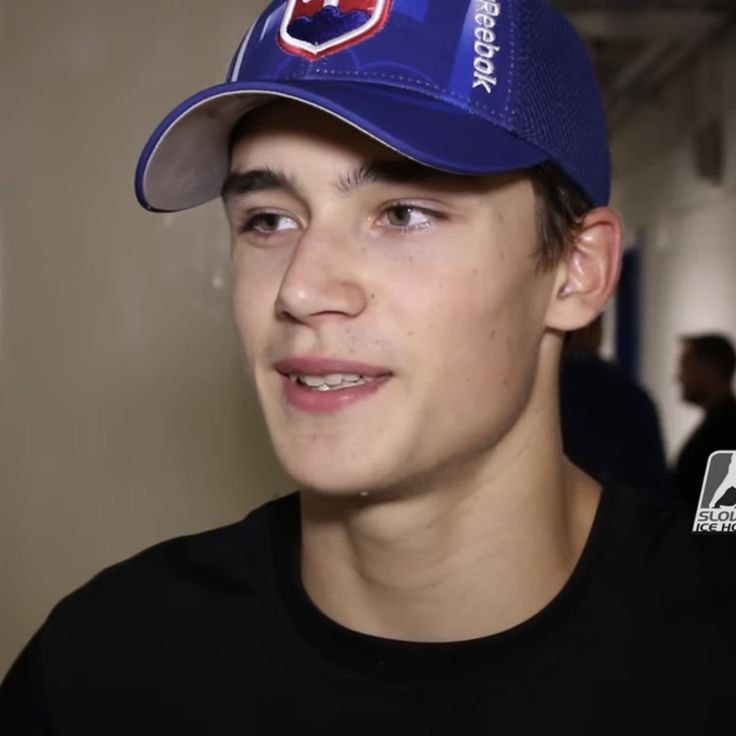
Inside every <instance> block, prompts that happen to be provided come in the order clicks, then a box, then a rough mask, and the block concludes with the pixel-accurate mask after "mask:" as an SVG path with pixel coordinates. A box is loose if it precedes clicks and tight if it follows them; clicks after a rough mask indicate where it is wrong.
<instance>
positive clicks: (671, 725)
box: [0, 487, 736, 736]
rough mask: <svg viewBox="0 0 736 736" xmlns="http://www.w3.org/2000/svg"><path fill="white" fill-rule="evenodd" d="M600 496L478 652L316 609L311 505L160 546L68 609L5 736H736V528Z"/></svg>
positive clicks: (282, 505)
mask: <svg viewBox="0 0 736 736" xmlns="http://www.w3.org/2000/svg"><path fill="white" fill-rule="evenodd" d="M691 523H692V512H687V511H685V510H684V508H683V507H681V506H676V505H673V504H668V503H666V502H663V501H661V500H656V499H653V498H652V497H651V495H650V494H644V493H639V492H636V491H633V490H631V489H628V488H625V487H615V488H608V489H606V490H605V491H604V493H603V496H602V500H601V503H600V506H599V508H598V512H597V515H596V518H595V521H594V524H593V528H592V530H591V534H590V537H589V539H588V542H587V545H586V547H585V549H584V551H583V554H582V557H581V559H580V561H579V563H578V565H577V567H576V569H575V570H574V572H573V574H572V576H571V577H570V579H569V581H568V583H567V584H566V585H565V587H564V588H563V589H562V591H561V592H560V593H559V594H558V595H557V596H556V598H555V599H554V600H553V601H552V602H551V603H550V604H549V605H547V606H546V607H545V608H544V609H543V610H542V611H540V612H539V613H538V614H536V615H535V616H533V617H532V618H531V619H529V620H527V621H526V622H524V623H522V624H520V625H519V626H516V627H514V628H513V629H510V630H508V631H506V632H503V633H501V634H497V635H494V636H489V637H486V638H483V639H477V640H473V641H470V642H457V643H447V644H420V643H409V642H397V641H389V640H385V639H380V638H376V637H372V636H366V635H363V634H358V633H355V632H353V631H350V630H348V629H346V628H344V627H342V626H340V625H338V624H336V623H335V622H333V621H331V620H330V619H328V618H327V617H326V616H325V615H324V614H322V613H321V612H320V611H319V610H318V609H317V608H316V606H315V605H314V604H313V603H312V602H311V601H310V600H309V598H308V597H307V595H306V593H305V591H304V589H303V587H302V585H301V582H300V575H299V549H300V525H299V496H298V495H296V494H295V495H292V496H288V497H286V498H283V499H280V500H277V501H274V502H272V503H270V504H267V505H266V506H264V507H262V508H261V509H259V510H257V511H255V512H253V513H252V514H250V515H249V516H248V517H247V518H246V519H245V520H243V521H242V522H240V523H237V524H234V525H232V526H229V527H226V528H223V529H218V530H215V531H210V532H206V533H203V534H198V535H195V536H190V537H183V538H179V539H174V540H172V541H169V542H165V543H163V544H160V545H158V546H156V547H153V548H151V549H149V550H147V551H145V552H143V553H141V554H139V555H137V556H136V557H134V558H132V559H131V560H128V561H126V562H123V563H121V564H118V565H116V566H114V567H111V568H109V569H108V570H106V571H104V572H103V573H101V574H100V575H98V576H97V577H95V578H94V579H93V580H92V581H91V582H90V583H88V584H87V585H85V586H84V587H83V588H81V589H80V590H79V591H77V592H76V593H74V594H72V595H71V596H69V597H68V598H66V599H65V600H64V601H62V602H61V603H60V604H59V605H58V606H57V607H56V608H55V609H54V611H53V612H52V614H51V615H50V617H49V619H48V621H47V622H46V623H45V624H44V626H43V627H42V628H41V630H40V631H39V632H38V634H37V635H36V636H35V637H34V638H33V639H32V641H31V642H30V644H29V645H28V646H27V647H26V649H25V650H24V651H23V652H22V654H21V656H20V657H19V659H18V660H17V662H16V663H15V665H14V667H13V668H12V669H11V671H10V673H9V674H8V676H7V678H6V680H5V682H4V683H3V685H2V687H1V688H0V733H2V734H18V735H25V734H70V735H72V734H74V735H80V734H96V735H98V736H101V735H102V734H104V735H105V736H115V735H117V734H129V735H131V736H132V735H134V734H135V735H136V736H141V735H147V734H177V736H181V735H182V734H217V735H218V736H219V735H223V736H225V735H229V734H238V735H239V736H244V735H246V736H247V735H250V734H320V735H331V734H334V735H338V734H339V735H340V736H369V735H370V736H379V735H380V736H390V735H393V734H397V735H398V734H402V736H406V735H407V734H410V735H411V734H417V735H419V734H421V736H429V735H437V736H439V735H440V734H443V735H447V736H449V735H452V736H455V735H457V736H462V735H465V734H504V736H505V735H507V734H540V733H545V734H571V735H578V734H581V735H582V734H585V736H590V735H592V734H596V735H598V734H616V736H620V735H621V734H646V735H647V736H654V735H655V734H662V735H667V736H671V735H672V734H698V735H706V734H732V733H734V732H736V708H734V705H733V704H734V697H733V694H734V688H736V678H735V677H734V675H733V668H734V666H736V656H734V655H735V654H736V649H735V648H734V634H733V633H732V632H733V630H734V628H736V616H735V615H734V614H735V613H736V610H735V608H734V602H733V597H732V592H731V591H732V590H733V578H734V574H733V568H732V561H733V559H734V548H735V547H734V545H736V539H734V537H731V536H723V537H715V536H707V537H706V536H693V535H691V534H690V531H689V528H690V525H691Z"/></svg>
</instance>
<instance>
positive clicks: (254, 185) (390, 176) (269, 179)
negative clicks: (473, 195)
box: [220, 160, 480, 202]
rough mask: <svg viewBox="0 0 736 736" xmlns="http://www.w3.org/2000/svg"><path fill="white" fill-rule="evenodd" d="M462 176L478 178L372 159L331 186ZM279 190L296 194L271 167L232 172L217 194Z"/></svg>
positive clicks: (347, 188) (348, 188) (345, 189)
mask: <svg viewBox="0 0 736 736" xmlns="http://www.w3.org/2000/svg"><path fill="white" fill-rule="evenodd" d="M460 179H462V181H463V183H464V184H465V185H467V184H470V183H472V182H476V181H479V180H480V177H477V176H462V175H460V174H451V173H449V172H446V171H441V170H440V169H433V168H431V167H429V166H424V165H423V164H420V163H417V162H415V161H408V160H407V161H373V162H371V163H368V164H365V165H364V166H359V167H358V168H356V169H353V170H352V171H348V172H346V173H345V174H342V175H341V176H339V177H338V178H337V179H336V180H335V181H334V182H333V183H332V186H333V187H334V188H335V189H336V190H337V191H338V192H340V193H341V194H350V193H351V192H352V191H354V190H355V189H358V188H360V187H364V186H368V185H369V184H445V185H446V184H448V183H453V182H454V183H456V184H457V182H458V180H460ZM273 190H280V191H282V192H286V193H287V194H291V195H292V196H294V197H300V188H299V186H298V185H297V183H296V182H295V181H294V180H293V179H291V178H290V177H289V176H287V175H286V174H285V173H284V172H283V171H278V170H276V169H271V168H268V167H266V168H262V169H251V170H250V171H232V172H230V174H229V175H228V177H227V179H225V182H224V183H223V185H222V189H221V192H220V194H221V196H222V199H223V200H224V201H225V202H227V201H228V200H229V199H231V198H233V197H237V196H243V195H246V194H252V193H254V192H265V191H273Z"/></svg>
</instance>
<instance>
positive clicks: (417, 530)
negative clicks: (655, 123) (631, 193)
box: [0, 0, 732, 736]
mask: <svg viewBox="0 0 736 736" xmlns="http://www.w3.org/2000/svg"><path fill="white" fill-rule="evenodd" d="M609 177H610V174H609V164H608V149H607V143H606V134H605V126H604V121H603V112H602V109H601V104H600V99H599V95H598V92H597V88H596V85H595V82H594V77H593V73H592V70H591V68H590V63H589V61H588V59H587V56H586V54H585V51H584V49H583V46H582V44H581V42H580V40H579V39H578V38H577V36H576V35H575V33H574V32H573V31H572V29H571V28H570V27H569V26H568V25H567V23H566V22H565V21H564V20H563V19H562V18H561V17H560V16H559V15H558V14H557V13H556V12H555V11H553V10H552V9H550V8H549V7H548V6H546V5H545V4H544V3H542V2H540V1H539V0H499V1H498V2H494V1H491V0H472V1H471V0H462V1H460V0H452V2H447V0H442V1H441V2H440V0H436V1H435V0H430V1H427V0H393V2H390V1H389V0H384V1H383V2H382V1H381V0H371V1H370V2H369V1H366V2H360V1H359V0H351V1H350V2H342V3H335V2H332V3H324V4H323V3H321V2H318V1H317V0H313V1H312V2H297V0H291V1H290V2H288V3H287V2H275V3H272V4H271V5H270V6H269V7H268V8H267V9H266V11H265V12H264V14H263V15H262V16H261V18H260V19H259V20H258V21H257V22H256V24H255V25H254V26H253V28H252V29H251V30H250V32H249V33H248V35H247V36H246V38H245V39H244V41H243V43H242V45H241V46H240V48H239V49H238V51H237V53H236V56H235V59H234V61H233V64H232V66H231V69H230V72H229V74H228V81H227V82H226V83H225V84H224V85H221V86H218V87H214V88H211V89H209V90H206V91H204V92H202V93H200V94H199V95H196V96H195V97H193V98H191V99H190V100H188V101H187V102H185V103H184V104H183V105H182V106H180V107H179V108H177V109H176V110H175V111H174V112H173V113H172V114H171V115H170V116H169V117H168V118H167V119H166V120H165V121H164V122H163V123H162V125H161V126H160V127H159V128H158V129H157V131H156V132H155V133H154V135H153V137H152V139H151V141H150V142H149V144H148V145H147V146H146V149H145V150H144V153H143V156H142V158H141V163H140V166H139V170H138V178H137V191H138V197H139V199H140V201H141V202H142V203H143V204H144V205H145V206H146V207H148V208H149V209H152V210H177V209H182V208H186V207H190V206H194V205H197V204H199V203H201V202H204V201H207V200H208V199H211V198H214V197H216V196H217V195H218V194H219V193H222V196H223V200H224V204H225V210H226V213H227V217H228V219H229V222H230V225H231V229H232V242H233V274H234V308H235V315H236V320H237V324H238V328H239V331H240V333H241V336H242V338H243V343H244V347H245V353H246V356H247V361H248V364H249V366H250V369H251V371H252V374H253V377H254V380H255V384H256V387H257V390H258V395H259V398H260V401H261V405H262V408H263V411H264V414H265V417H266V420H267V423H268V427H269V431H270V434H271V437H272V440H273V443H274V445H275V448H276V450H277V452H278V455H279V457H280V458H281V460H282V462H283V464H284V466H285V468H286V469H287V470H288V471H289V473H290V474H291V475H292V476H293V477H294V478H295V479H296V481H297V482H298V483H299V486H300V488H301V491H300V492H299V493H298V494H294V495H291V496H288V497H286V498H284V499H281V500H278V501H275V502H273V503H270V504H268V505H266V506H265V507H263V508H261V509H259V510H257V511H255V512H254V513H252V514H251V515H250V516H248V517H247V518H246V519H245V520H244V521H243V522H241V523H239V524H235V525H233V526H231V527H228V528H225V529H220V530H215V531H212V532H207V533H204V534H201V535H197V536H194V537H188V538H183V539H179V540H173V541H171V542H167V543H164V544H162V545H159V546H157V547H155V548H153V549H151V550H148V551H146V552H143V553H142V554H140V555H139V556H137V557H136V558H134V559H132V560H129V561H127V562H124V563H121V564H120V565H117V566H115V567H113V568H111V569H110V570H107V571H105V572H104V573H102V574H101V575H100V576H98V577H97V578H95V579H94V580H93V581H92V582H90V583H89V584H88V585H87V586H85V587H84V588H83V589H81V590H80V591H78V592H76V593H75V594H73V595H72V596H70V597H69V598H67V599H66V600H65V601H63V602H62V603H61V604H60V605H59V606H58V607H57V608H56V609H55V611H54V612H53V613H52V615H51V617H50V618H49V620H48V622H47V623H46V624H45V625H44V627H43V628H42V630H41V631H40V632H39V633H38V634H37V636H36V637H34V639H33V641H32V642H31V643H30V644H29V646H28V647H27V649H26V650H25V651H24V653H23V654H22V655H21V657H20V659H19V661H18V662H17V663H16V665H15V666H14V668H13V670H12V671H11V673H10V674H9V676H8V678H7V680H6V683H5V685H4V687H3V690H2V695H1V696H0V713H2V716H0V723H3V720H2V719H3V718H4V719H5V720H4V723H12V724H13V728H14V729H15V730H13V731H11V732H12V733H64V734H67V733H68V734H80V733H96V734H97V733H104V734H132V733H135V734H144V733H145V734H149V733H150V734H154V733H155V734H160V733H177V734H178V733H213V734H230V733H233V734H234V733H239V734H242V733H247V734H266V733H268V734H291V733H297V732H299V733H309V734H311V733H320V734H341V735H345V734H350V735H351V736H353V735H362V734H366V735H368V734H371V735H372V736H375V735H376V734H381V735H385V734H478V733H504V734H506V733H509V734H510V733H514V734H532V733H539V732H540V731H549V730H552V731H553V732H564V733H569V734H590V733H596V734H604V733H611V734H613V733H615V734H620V733H622V732H627V733H641V734H654V733H658V734H674V733H680V732H687V733H694V732H697V733H717V732H718V733H720V732H721V731H717V730H714V729H716V728H719V727H720V725H719V724H720V723H721V721H720V715H719V713H721V712H723V709H724V708H725V705H724V703H725V702H728V701H723V700H722V697H723V696H724V695H725V694H727V693H726V689H725V688H724V687H721V686H720V685H719V682H722V681H723V680H719V678H718V677H716V676H715V675H710V671H709V669H708V668H709V666H711V665H712V666H713V667H717V666H718V665H719V659H720V657H721V656H723V655H725V656H730V653H731V651H732V650H731V649H729V648H728V646H727V642H726V640H725V639H724V638H723V636H722V634H723V635H725V634H727V633H728V629H724V630H723V631H721V630H720V629H719V627H718V626H717V623H718V621H719V620H720V618H721V617H723V618H724V620H725V617H726V616H730V615H732V609H730V608H728V607H727V605H726V600H727V599H726V589H725V588H723V587H719V586H718V585H716V584H713V583H712V581H711V580H710V577H716V576H715V575H713V574H710V575H706V573H709V570H710V568H706V569H705V570H703V569H701V568H702V560H703V559H704V557H703V555H704V550H702V549H700V547H699V546H698V545H696V544H695V543H694V541H693V540H692V539H691V538H690V536H689V534H688V529H689V525H690V523H691V519H690V517H689V516H684V515H683V514H682V513H681V512H680V511H679V510H678V509H676V508H672V507H667V506H662V505H657V502H655V501H652V500H651V498H650V497H649V496H648V495H647V494H642V495H640V494H638V493H636V492H633V491H631V490H629V489H626V488H606V489H601V487H600V486H599V485H598V484H597V483H596V482H595V481H593V480H592V479H591V478H590V477H588V476H587V475H585V474H584V473H582V472H581V471H580V470H578V469H577V468H575V467H574V466H572V465H571V464H570V463H568V462H567V461H566V459H565V457H564V456H563V453H562V450H561V441H560V429H559V416H558V415H559V412H558V405H557V371H558V364H559V357H560V351H561V347H562V343H563V337H564V334H565V333H566V332H567V331H570V330H573V329H576V328H579V327H582V326H583V325H585V324H586V323H588V322H590V321H591V320H592V319H593V318H594V317H595V316H596V315H597V314H598V313H599V312H600V311H601V309H602V308H603V306H604V305H605V303H606V302H607V300H608V298H609V297H610V295H611V292H612V291H613V289H614V286H615V284H616V279H617V275H618V270H619V260H620V253H621V240H622V236H621V226H620V223H619V220H618V218H617V216H616V215H615V214H614V213H613V212H612V211H611V210H610V209H608V207H607V206H606V205H607V202H608V189H609ZM728 579H730V576H729V578H728ZM718 580H720V578H717V579H716V583H717V582H718ZM715 632H718V635H716V633H715ZM724 648H725V651H724ZM704 729H705V730H704Z"/></svg>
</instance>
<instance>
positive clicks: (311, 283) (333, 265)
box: [275, 224, 367, 325]
mask: <svg viewBox="0 0 736 736" xmlns="http://www.w3.org/2000/svg"><path fill="white" fill-rule="evenodd" d="M355 251H356V248H355V247H354V245H353V244H351V243H350V236H349V235H348V234H347V233H341V232H337V231H336V230H335V229H334V228H330V227H324V226H323V227H316V226H315V225H314V224H313V225H311V226H310V227H309V228H307V229H306V230H305V231H304V233H303V234H302V236H301V238H300V239H299V242H298V243H297V245H296V246H295V248H294V252H293V254H292V257H291V259H290V260H289V262H288V265H287V267H286V270H285V272H284V275H283V278H282V280H281V285H280V288H279V291H278V295H277V298H276V305H275V307H276V315H277V317H278V318H280V319H286V320H291V321H295V322H301V323H304V324H312V325H314V324H316V323H318V322H322V321H324V319H325V318H327V319H332V318H335V317H337V318H353V317H356V316H358V315H359V314H360V313H361V312H362V311H363V310H364V309H365V307H366V303H367V300H366V290H365V288H364V285H363V283H362V281H361V278H360V265H359V263H358V258H357V255H358V254H357V253H356V252H355Z"/></svg>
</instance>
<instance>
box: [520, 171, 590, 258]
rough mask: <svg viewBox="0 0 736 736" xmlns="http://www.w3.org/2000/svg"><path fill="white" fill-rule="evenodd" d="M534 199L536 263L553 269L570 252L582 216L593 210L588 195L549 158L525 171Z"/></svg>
mask: <svg viewBox="0 0 736 736" xmlns="http://www.w3.org/2000/svg"><path fill="white" fill-rule="evenodd" d="M527 174H528V175H529V178H530V179H531V182H532V186H533V187H534V193H535V195H536V198H537V229H538V232H539V246H538V248H537V253H536V257H537V266H538V268H539V270H541V271H547V270H549V269H551V268H554V267H555V266H556V265H557V264H558V263H559V262H560V261H561V260H563V259H564V258H565V257H567V256H568V255H569V253H570V252H571V250H572V248H573V245H574V243H575V238H576V237H577V234H578V232H579V230H580V226H581V224H582V221H583V218H584V217H585V215H586V214H587V213H588V212H589V211H590V210H591V209H593V204H592V202H591V200H590V198H589V197H588V196H587V195H586V194H585V192H583V190H582V189H581V188H580V187H579V186H578V185H577V184H575V182H574V181H572V179H570V177H569V176H568V175H567V174H565V172H564V171H563V170H562V169H561V168H560V167H559V166H557V165H556V164H554V163H552V162H551V161H545V162H544V163H541V164H539V165H538V166H534V167H533V168H531V169H528V170H527Z"/></svg>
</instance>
